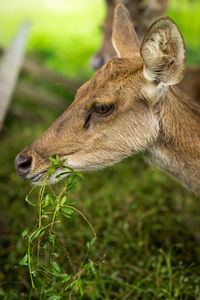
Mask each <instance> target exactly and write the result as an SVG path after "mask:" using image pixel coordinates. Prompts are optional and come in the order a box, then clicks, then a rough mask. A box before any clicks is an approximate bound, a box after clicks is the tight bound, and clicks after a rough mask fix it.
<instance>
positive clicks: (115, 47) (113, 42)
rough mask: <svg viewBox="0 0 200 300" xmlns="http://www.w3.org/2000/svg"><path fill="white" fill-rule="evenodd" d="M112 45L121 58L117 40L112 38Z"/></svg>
mask: <svg viewBox="0 0 200 300" xmlns="http://www.w3.org/2000/svg"><path fill="white" fill-rule="evenodd" d="M112 45H113V48H114V49H115V52H116V53H117V57H119V58H120V53H119V51H118V49H117V46H116V44H115V41H114V40H113V39H112Z"/></svg>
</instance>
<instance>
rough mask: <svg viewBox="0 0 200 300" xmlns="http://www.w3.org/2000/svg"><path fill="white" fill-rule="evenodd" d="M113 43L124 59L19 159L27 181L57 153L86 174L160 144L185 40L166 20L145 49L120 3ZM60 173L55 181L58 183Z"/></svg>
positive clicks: (103, 72)
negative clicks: (160, 112)
mask: <svg viewBox="0 0 200 300" xmlns="http://www.w3.org/2000/svg"><path fill="white" fill-rule="evenodd" d="M112 42H113V46H114V48H115V49H116V52H117V53H118V56H119V57H118V58H114V59H113V60H111V61H110V62H108V63H107V64H106V65H104V66H103V67H102V68H101V69H100V70H99V71H97V72H96V74H95V75H94V76H93V78H92V79H91V80H90V81H88V82H87V83H85V84H84V85H83V86H82V87H81V88H80V89H79V90H78V92H77V95H76V97H75V100H74V102H73V103H72V104H71V105H70V107H69V108H68V109H67V110H66V111H65V112H64V113H63V114H62V115H61V116H60V117H59V118H58V119H57V120H56V121H55V123H53V125H52V126H51V127H50V128H49V129H48V130H47V131H46V132H45V133H44V134H43V135H42V136H41V137H40V138H38V139H37V140H36V141H35V142H33V143H32V144H31V145H30V146H28V147H27V148H25V149H24V150H23V151H22V152H21V153H20V154H19V155H18V156H17V157H16V161H15V164H16V170H17V173H18V174H19V175H20V176H21V177H22V178H24V179H31V180H32V181H33V182H37V181H38V180H39V179H40V178H41V176H42V175H43V174H44V173H45V171H46V169H47V168H48V167H49V164H50V162H49V160H48V157H49V156H53V155H55V154H58V155H59V156H60V157H61V159H65V165H67V166H69V167H71V168H73V169H75V170H76V171H81V172H85V171H91V170H95V169H100V168H104V167H106V166H109V165H112V164H114V163H116V162H118V161H120V160H122V159H123V158H125V157H128V156H131V155H132V154H134V153H136V152H138V151H145V150H146V149H148V148H150V147H152V145H154V144H155V143H156V142H157V140H158V138H159V133H160V125H159V117H158V116H157V111H156V109H155V107H157V106H158V105H159V104H161V103H162V102H163V101H164V100H165V97H167V90H168V86H169V85H174V84H176V83H177V82H179V81H180V80H181V79H182V77H183V73H184V68H185V48H184V42H183V39H182V36H181V34H180V32H179V30H178V28H177V26H176V25H175V23H174V22H173V21H172V20H171V19H170V18H168V17H165V18H161V19H159V20H158V21H156V22H155V23H154V24H153V25H152V26H151V27H150V29H149V31H148V32H147V34H146V36H145V38H144V40H143V42H142V45H141V48H139V42H138V38H137V35H136V32H135V30H134V28H133V26H132V22H131V19H130V15H129V13H128V11H127V9H126V8H125V7H124V6H123V5H121V4H118V5H117V7H116V9H115V14H114V24H113V35H112ZM60 172H61V170H59V169H58V171H57V173H56V174H54V175H52V176H51V178H49V182H50V183H55V182H56V181H58V179H56V175H57V174H58V173H60ZM61 178H62V177H61Z"/></svg>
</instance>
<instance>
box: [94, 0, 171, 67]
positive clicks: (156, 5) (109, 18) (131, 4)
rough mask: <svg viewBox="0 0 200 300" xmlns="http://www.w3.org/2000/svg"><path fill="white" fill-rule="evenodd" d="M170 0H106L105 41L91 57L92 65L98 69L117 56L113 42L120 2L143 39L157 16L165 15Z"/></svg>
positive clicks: (103, 28) (103, 29) (103, 31)
mask: <svg viewBox="0 0 200 300" xmlns="http://www.w3.org/2000/svg"><path fill="white" fill-rule="evenodd" d="M167 2H168V0H106V10H107V15H106V18H105V21H104V22H103V24H102V25H101V28H102V33H103V41H102V45H101V48H100V49H99V50H98V51H97V52H96V53H95V54H94V56H93V57H92V59H91V66H92V68H93V69H94V70H98V69H99V68H100V67H102V66H103V65H104V64H105V63H107V62H108V61H110V60H111V59H112V58H113V57H116V56H117V54H116V51H115V49H114V48H113V45H112V42H111V36H112V25H113V15H114V8H115V6H116V5H117V4H118V3H123V4H124V5H125V6H126V8H127V9H128V11H129V13H130V15H131V17H132V23H133V26H134V28H135V30H136V32H137V35H138V37H139V40H140V41H142V39H143V37H144V35H145V33H146V31H147V29H148V28H149V26H150V25H151V24H152V23H153V21H155V20H156V19H157V18H159V17H161V16H163V15H164V13H165V11H166V9H167Z"/></svg>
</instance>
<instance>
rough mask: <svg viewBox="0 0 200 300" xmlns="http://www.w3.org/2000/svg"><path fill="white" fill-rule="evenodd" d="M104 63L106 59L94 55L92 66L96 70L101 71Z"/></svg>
mask: <svg viewBox="0 0 200 300" xmlns="http://www.w3.org/2000/svg"><path fill="white" fill-rule="evenodd" d="M104 63H105V62H104V58H103V56H101V55H94V56H93V57H92V58H91V61H90V64H91V66H92V68H93V69H94V70H98V69H100V68H101V67H102V66H103V65H104Z"/></svg>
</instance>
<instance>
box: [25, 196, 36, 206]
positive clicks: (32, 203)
mask: <svg viewBox="0 0 200 300" xmlns="http://www.w3.org/2000/svg"><path fill="white" fill-rule="evenodd" d="M25 201H26V202H27V203H28V204H29V205H31V206H36V203H34V202H32V201H30V200H29V199H28V195H26V198H25Z"/></svg>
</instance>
